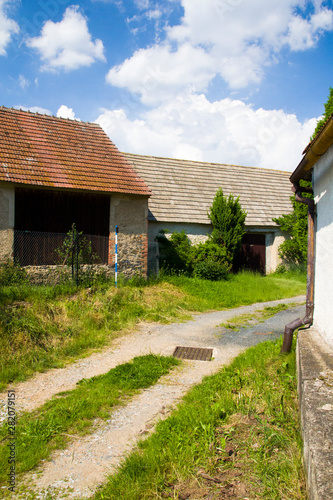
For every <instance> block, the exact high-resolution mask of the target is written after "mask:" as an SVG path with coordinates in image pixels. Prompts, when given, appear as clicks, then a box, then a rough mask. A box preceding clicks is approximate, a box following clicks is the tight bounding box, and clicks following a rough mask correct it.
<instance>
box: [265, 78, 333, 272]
mask: <svg viewBox="0 0 333 500" xmlns="http://www.w3.org/2000/svg"><path fill="white" fill-rule="evenodd" d="M324 108H325V112H324V114H323V117H322V118H321V119H320V120H318V122H317V126H316V128H315V131H314V133H313V136H312V139H313V138H314V137H315V136H316V135H317V134H318V133H319V132H320V130H321V129H322V128H323V126H324V124H325V122H326V121H327V120H328V118H329V117H330V116H331V115H332V114H333V88H332V87H330V91H329V96H328V98H327V101H326V103H325V104H324ZM300 186H303V187H305V186H309V187H311V183H310V182H306V181H300ZM303 196H309V197H312V195H308V194H303ZM290 199H291V203H292V206H293V211H292V213H290V214H288V215H283V216H282V217H278V218H275V219H273V221H274V222H276V223H277V224H278V225H279V226H280V228H281V229H282V231H286V232H287V233H288V234H289V235H290V237H291V239H290V240H286V241H284V242H283V243H282V244H281V245H280V246H279V254H280V256H281V258H282V259H283V260H284V261H285V262H286V263H287V264H305V263H306V261H307V234H308V219H307V213H308V208H307V205H304V204H302V203H299V202H298V201H295V195H294V196H292V197H291V198H290Z"/></svg>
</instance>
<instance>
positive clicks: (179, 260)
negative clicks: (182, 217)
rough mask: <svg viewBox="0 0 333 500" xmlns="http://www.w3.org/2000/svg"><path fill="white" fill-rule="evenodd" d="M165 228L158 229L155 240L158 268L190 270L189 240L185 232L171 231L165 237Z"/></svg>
mask: <svg viewBox="0 0 333 500" xmlns="http://www.w3.org/2000/svg"><path fill="white" fill-rule="evenodd" d="M166 232H167V231H165V230H162V231H160V234H159V235H158V236H157V238H156V240H157V241H158V244H159V253H160V268H161V269H164V270H168V271H183V272H184V271H185V272H188V273H191V272H192V263H191V242H190V240H189V239H188V236H187V234H186V232H185V231H184V230H183V231H180V232H177V231H175V232H173V233H172V234H171V236H170V238H167V237H166V235H165V234H166Z"/></svg>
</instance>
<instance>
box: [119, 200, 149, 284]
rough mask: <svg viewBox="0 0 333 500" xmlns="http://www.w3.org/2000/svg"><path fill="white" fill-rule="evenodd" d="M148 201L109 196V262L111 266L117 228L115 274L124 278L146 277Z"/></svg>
mask: <svg viewBox="0 0 333 500" xmlns="http://www.w3.org/2000/svg"><path fill="white" fill-rule="evenodd" d="M147 220H148V197H145V196H131V195H120V194H112V196H111V202H110V248H109V251H110V254H109V255H110V258H109V264H113V263H114V244H115V226H116V225H117V226H118V272H119V273H122V274H124V275H126V276H127V277H130V276H133V275H135V274H136V273H142V274H144V275H146V274H147V258H148V222H147Z"/></svg>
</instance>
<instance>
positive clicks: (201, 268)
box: [194, 260, 230, 281]
mask: <svg viewBox="0 0 333 500" xmlns="http://www.w3.org/2000/svg"><path fill="white" fill-rule="evenodd" d="M229 271H230V266H229V265H228V264H220V263H219V262H216V261H213V260H206V261H202V262H198V263H197V264H196V265H195V266H194V275H195V276H196V277H197V278H203V279H206V280H211V281H219V280H222V279H227V277H228V275H229Z"/></svg>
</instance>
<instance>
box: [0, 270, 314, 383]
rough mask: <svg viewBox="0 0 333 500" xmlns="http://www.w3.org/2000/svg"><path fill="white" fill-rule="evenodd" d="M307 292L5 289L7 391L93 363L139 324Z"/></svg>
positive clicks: (258, 283)
mask: <svg viewBox="0 0 333 500" xmlns="http://www.w3.org/2000/svg"><path fill="white" fill-rule="evenodd" d="M305 287H306V278H305V277H304V276H303V275H297V274H295V275H271V276H266V277H265V276H260V275H254V274H251V273H241V274H238V275H235V276H230V278H229V279H228V280H227V281H218V282H211V281H207V280H203V279H199V278H187V277H184V276H169V277H163V278H161V279H160V280H155V281H152V282H148V283H142V282H140V280H139V283H138V280H132V282H128V283H127V284H125V285H122V286H121V287H120V288H118V289H115V288H114V286H112V285H99V286H94V287H91V288H79V289H76V288H74V287H73V286H72V285H63V286H56V287H29V286H27V285H22V286H16V287H15V286H11V287H2V288H1V289H0V350H1V353H2V355H1V359H0V388H4V387H6V386H7V385H8V384H10V383H12V382H15V381H19V380H24V379H26V378H27V377H30V376H32V375H33V374H34V373H35V372H37V371H44V370H46V369H49V368H54V367H62V366H64V364H65V363H68V362H70V361H72V360H74V359H77V358H78V357H82V356H86V355H88V354H89V353H91V351H92V350H93V349H96V348H101V347H103V346H105V345H107V344H109V343H110V342H111V341H112V339H114V338H115V337H117V336H119V335H120V334H124V333H126V330H127V329H128V328H133V327H134V326H135V324H136V323H138V322H139V321H148V322H149V321H154V322H162V323H168V322H169V323H170V322H174V321H185V320H188V319H190V317H191V313H193V312H204V311H209V310H220V309H226V308H232V307H237V306H241V305H246V304H251V303H254V302H263V301H269V300H275V299H282V298H285V297H292V296H295V295H299V294H303V293H305Z"/></svg>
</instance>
